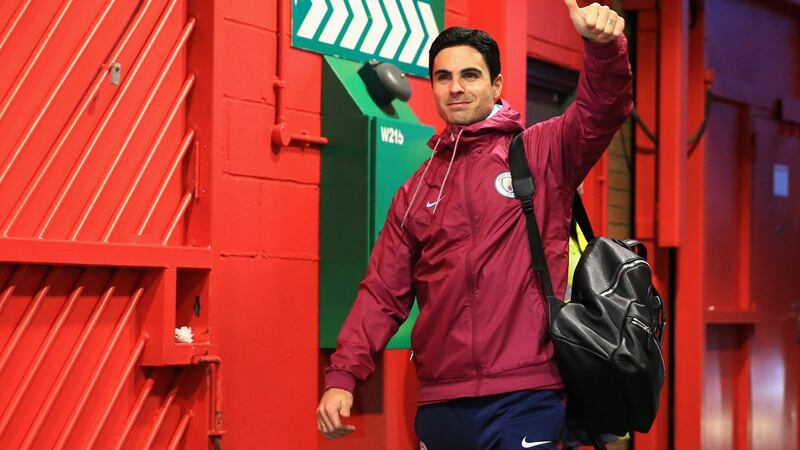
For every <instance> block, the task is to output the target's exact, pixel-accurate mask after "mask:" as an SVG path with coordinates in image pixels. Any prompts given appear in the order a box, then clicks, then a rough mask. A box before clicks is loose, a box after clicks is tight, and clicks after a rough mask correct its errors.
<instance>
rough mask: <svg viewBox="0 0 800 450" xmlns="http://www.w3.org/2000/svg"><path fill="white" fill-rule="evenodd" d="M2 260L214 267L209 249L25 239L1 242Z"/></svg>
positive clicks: (131, 265)
mask: <svg viewBox="0 0 800 450" xmlns="http://www.w3.org/2000/svg"><path fill="white" fill-rule="evenodd" d="M0 261H4V262H14V263H33V264H69V265H79V266H127V267H185V268H196V269H208V268H211V261H212V255H211V249H210V248H188V247H169V246H163V245H153V244H152V243H147V244H104V243H100V242H74V241H56V240H48V241H45V240H41V239H26V238H5V239H0Z"/></svg>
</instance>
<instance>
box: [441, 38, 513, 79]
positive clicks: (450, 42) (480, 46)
mask: <svg viewBox="0 0 800 450" xmlns="http://www.w3.org/2000/svg"><path fill="white" fill-rule="evenodd" d="M459 45H468V46H470V47H472V48H474V49H475V50H477V51H478V52H480V54H481V55H483V60H484V61H485V62H486V65H487V66H488V67H489V75H490V76H491V81H494V79H495V78H497V76H498V75H500V49H499V48H498V47H497V42H495V40H494V39H493V38H492V37H491V36H489V33H487V32H485V31H481V30H476V29H475V28H466V27H450V28H447V29H445V30H444V31H442V32H441V33H439V35H438V36H436V39H434V40H433V43H432V44H431V49H430V51H429V52H428V76H429V77H430V78H431V79H433V60H434V59H436V55H438V54H439V52H440V51H442V50H444V49H446V48H448V47H456V46H459Z"/></svg>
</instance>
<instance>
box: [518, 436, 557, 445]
mask: <svg viewBox="0 0 800 450" xmlns="http://www.w3.org/2000/svg"><path fill="white" fill-rule="evenodd" d="M550 442H552V441H536V442H528V436H525V437H524V438H522V448H533V447H538V446H540V445H544V444H549V443H550Z"/></svg>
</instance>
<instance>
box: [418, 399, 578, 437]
mask: <svg viewBox="0 0 800 450" xmlns="http://www.w3.org/2000/svg"><path fill="white" fill-rule="evenodd" d="M564 398H565V396H564V393H563V391H556V390H537V391H518V392H510V393H506V394H499V395H491V396H486V397H476V398H463V399H457V400H452V401H449V402H444V403H435V404H432V405H425V406H421V407H419V409H418V410H417V417H416V420H415V421H414V428H415V429H416V431H417V436H418V437H419V440H420V449H422V450H518V449H533V450H555V449H558V448H560V446H559V440H560V438H561V433H562V429H563V428H564V416H565V413H566V405H565V401H564Z"/></svg>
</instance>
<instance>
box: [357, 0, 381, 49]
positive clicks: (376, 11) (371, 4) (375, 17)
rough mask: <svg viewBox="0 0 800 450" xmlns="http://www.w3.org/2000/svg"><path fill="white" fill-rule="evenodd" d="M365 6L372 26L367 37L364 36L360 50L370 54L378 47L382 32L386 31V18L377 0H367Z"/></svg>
mask: <svg viewBox="0 0 800 450" xmlns="http://www.w3.org/2000/svg"><path fill="white" fill-rule="evenodd" d="M367 8H369V17H370V18H371V19H372V26H370V28H369V31H368V32H367V37H365V38H364V43H363V44H361V51H362V52H364V53H367V54H370V55H372V54H374V53H375V49H376V48H378V44H380V42H381V38H382V37H383V33H385V32H386V18H385V17H384V16H383V11H382V10H381V4H380V2H379V1H378V0H367Z"/></svg>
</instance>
